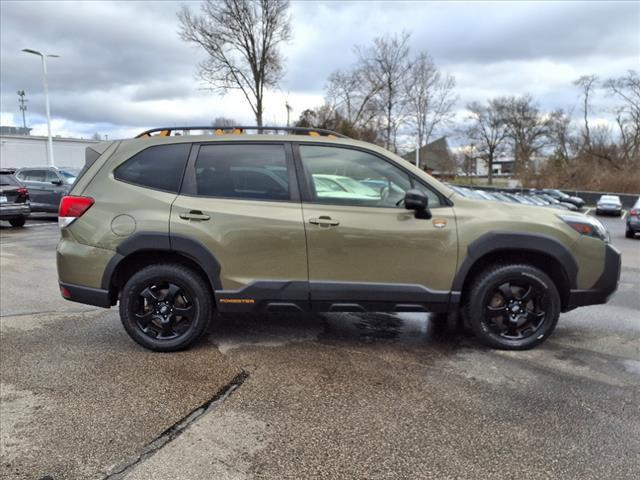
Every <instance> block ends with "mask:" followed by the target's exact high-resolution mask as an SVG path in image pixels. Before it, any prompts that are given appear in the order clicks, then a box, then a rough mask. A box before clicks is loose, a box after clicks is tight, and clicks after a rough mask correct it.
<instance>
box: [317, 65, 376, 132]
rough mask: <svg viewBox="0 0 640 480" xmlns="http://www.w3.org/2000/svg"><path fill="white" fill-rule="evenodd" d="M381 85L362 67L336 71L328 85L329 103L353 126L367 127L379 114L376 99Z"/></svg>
mask: <svg viewBox="0 0 640 480" xmlns="http://www.w3.org/2000/svg"><path fill="white" fill-rule="evenodd" d="M380 90H381V85H380V84H379V83H376V82H374V81H372V79H371V78H370V75H367V72H366V71H365V70H364V69H363V68H362V67H361V66H357V67H356V68H354V69H352V70H347V71H341V70H338V71H335V72H333V73H332V74H331V76H330V77H329V81H328V83H327V102H328V103H329V104H330V105H331V106H332V108H334V109H335V110H337V111H339V112H340V113H341V114H342V115H343V116H344V117H345V118H346V119H347V120H348V121H349V122H350V123H351V124H352V125H354V126H356V127H361V126H367V125H368V124H369V123H370V122H371V121H372V120H373V118H374V117H375V116H376V114H377V113H378V112H377V111H376V108H375V99H376V95H377V94H378V92H380Z"/></svg>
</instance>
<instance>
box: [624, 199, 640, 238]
mask: <svg viewBox="0 0 640 480" xmlns="http://www.w3.org/2000/svg"><path fill="white" fill-rule="evenodd" d="M638 233H640V197H638V200H636V203H635V204H634V205H633V207H631V210H629V213H628V214H627V230H626V232H625V236H626V237H627V238H634V237H635V236H636V234H638Z"/></svg>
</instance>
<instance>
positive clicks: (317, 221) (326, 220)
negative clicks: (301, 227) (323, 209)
mask: <svg viewBox="0 0 640 480" xmlns="http://www.w3.org/2000/svg"><path fill="white" fill-rule="evenodd" d="M309 223H311V224H313V225H320V226H321V227H335V226H336V225H340V222H339V221H338V220H334V219H332V218H331V217H326V216H322V217H319V218H310V219H309Z"/></svg>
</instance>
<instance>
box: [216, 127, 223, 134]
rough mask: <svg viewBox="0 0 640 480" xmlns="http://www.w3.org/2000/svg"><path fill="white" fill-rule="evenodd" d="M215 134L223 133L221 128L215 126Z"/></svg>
mask: <svg viewBox="0 0 640 480" xmlns="http://www.w3.org/2000/svg"><path fill="white" fill-rule="evenodd" d="M216 135H224V132H223V131H222V129H221V128H216Z"/></svg>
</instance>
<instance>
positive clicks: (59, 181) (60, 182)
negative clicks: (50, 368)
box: [51, 179, 64, 185]
mask: <svg viewBox="0 0 640 480" xmlns="http://www.w3.org/2000/svg"><path fill="white" fill-rule="evenodd" d="M51 183H52V184H54V185H62V184H63V183H64V182H63V181H62V180H60V179H58V180H51Z"/></svg>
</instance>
